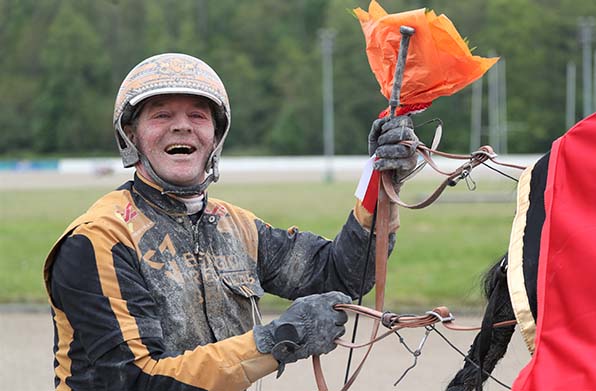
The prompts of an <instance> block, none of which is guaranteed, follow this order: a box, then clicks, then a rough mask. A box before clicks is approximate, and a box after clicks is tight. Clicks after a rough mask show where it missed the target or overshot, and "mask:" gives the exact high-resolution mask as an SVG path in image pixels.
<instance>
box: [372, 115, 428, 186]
mask: <svg viewBox="0 0 596 391" xmlns="http://www.w3.org/2000/svg"><path fill="white" fill-rule="evenodd" d="M404 140H410V141H413V144H412V146H408V145H403V144H399V142H400V141H404ZM417 144H418V137H417V136H416V134H415V133H414V123H413V122H412V119H411V118H410V117H409V116H407V115H401V116H398V117H394V118H392V119H390V118H389V117H388V116H387V117H384V118H381V119H378V120H376V121H374V122H373V124H372V128H371V130H370V133H369V135H368V153H369V155H370V156H372V155H373V154H376V156H377V158H378V160H376V161H375V169H376V170H379V171H386V170H394V171H395V175H394V177H393V179H394V182H395V183H396V184H397V183H399V182H400V181H401V179H403V178H404V177H405V176H406V175H408V174H409V173H410V172H411V171H412V170H413V169H414V168H416V163H417V160H418V159H417V154H416V146H417Z"/></svg>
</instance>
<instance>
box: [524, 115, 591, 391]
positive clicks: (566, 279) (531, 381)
mask: <svg viewBox="0 0 596 391" xmlns="http://www.w3.org/2000/svg"><path fill="white" fill-rule="evenodd" d="M544 198H545V200H544V202H545V211H546V219H545V221H544V227H543V229H542V238H541V242H540V261H539V266H538V322H537V325H536V350H535V352H534V355H533V357H532V360H531V361H530V363H529V364H528V365H527V366H526V367H525V368H524V369H523V370H522V371H521V372H520V374H519V376H518V377H517V379H516V380H515V383H514V384H513V390H515V391H522V390H523V391H536V390H539V391H542V390H574V391H575V390H596V361H595V360H596V324H595V323H594V321H595V320H596V114H593V115H591V116H589V117H588V118H586V119H584V120H583V121H581V122H579V123H578V124H577V125H575V126H574V127H573V128H571V129H570V130H569V131H568V132H567V133H566V134H565V135H563V136H562V137H561V138H559V139H557V140H556V141H555V142H554V143H553V147H552V150H551V157H550V162H549V166H548V179H547V183H546V191H545V193H544Z"/></svg>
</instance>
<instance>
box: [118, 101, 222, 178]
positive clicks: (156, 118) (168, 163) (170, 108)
mask: <svg viewBox="0 0 596 391" xmlns="http://www.w3.org/2000/svg"><path fill="white" fill-rule="evenodd" d="M127 128H128V129H127V133H129V137H130V138H131V140H132V141H133V143H135V145H136V146H137V148H138V149H139V150H140V152H141V153H142V154H144V155H145V156H146V157H147V159H148V160H149V162H150V163H151V166H152V167H153V169H154V170H155V172H156V173H157V175H159V176H160V177H161V178H162V179H163V180H165V181H166V182H169V183H171V184H174V185H178V186H190V185H198V184H200V183H201V182H202V181H203V179H204V176H205V165H206V163H207V159H208V158H209V155H210V154H211V152H212V151H213V149H214V147H215V136H214V134H215V123H214V120H213V116H212V113H211V109H210V107H209V104H208V101H207V99H205V98H202V97H199V96H193V95H162V96H157V97H154V98H149V100H148V101H147V102H146V103H145V104H144V106H143V108H142V110H141V113H140V114H139V117H138V119H137V121H136V123H135V125H134V126H132V127H127ZM137 169H138V170H139V171H140V173H141V174H142V175H143V176H144V177H146V178H149V176H148V173H147V172H146V171H145V168H144V167H143V165H142V164H137Z"/></svg>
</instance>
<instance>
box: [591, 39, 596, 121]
mask: <svg viewBox="0 0 596 391" xmlns="http://www.w3.org/2000/svg"><path fill="white" fill-rule="evenodd" d="M592 58H593V60H594V75H593V77H592V83H593V86H592V92H593V93H594V99H593V100H592V111H596V50H594V57H592Z"/></svg>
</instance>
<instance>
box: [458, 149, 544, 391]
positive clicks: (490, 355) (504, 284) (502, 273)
mask: <svg viewBox="0 0 596 391" xmlns="http://www.w3.org/2000/svg"><path fill="white" fill-rule="evenodd" d="M549 157H550V153H549V154H546V155H544V156H543V157H542V158H541V159H540V160H539V161H538V162H537V163H536V164H535V165H534V167H533V168H532V169H528V170H527V171H526V172H525V173H524V174H522V177H521V178H520V183H519V187H518V210H517V213H516V217H515V221H514V227H513V230H512V240H511V242H510V247H509V251H508V252H507V253H506V254H505V255H504V256H503V257H502V258H500V259H499V261H498V262H497V263H496V264H495V265H494V266H493V267H492V268H491V269H490V270H489V271H488V272H487V273H486V275H485V278H484V294H485V296H486V298H487V300H488V305H487V308H486V312H485V314H484V319H483V321H482V326H483V329H482V330H481V331H480V332H479V333H478V335H476V338H475V339H474V342H473V344H472V346H471V347H470V350H469V351H468V354H467V356H466V361H465V364H464V367H463V368H462V369H461V370H459V372H458V373H457V374H456V375H455V377H454V378H453V379H452V380H451V382H450V383H449V385H448V386H447V390H448V391H470V390H480V389H481V388H482V383H483V382H484V381H485V380H486V379H487V378H488V374H490V373H491V372H492V371H493V369H494V368H495V366H496V364H497V362H498V361H499V360H500V359H501V358H502V357H503V356H504V355H505V353H506V351H507V345H508V344H509V342H510V341H511V337H512V335H513V332H514V330H515V327H514V326H507V327H499V328H493V327H492V325H493V324H494V323H497V322H501V321H507V320H512V319H515V318H516V316H515V313H516V312H515V311H514V307H515V303H512V300H511V295H510V293H511V292H510V290H509V287H511V286H514V287H515V289H516V290H518V291H520V292H521V293H523V294H524V296H525V297H526V298H527V301H526V305H529V311H527V317H528V319H527V321H528V324H527V325H524V327H526V328H531V327H532V326H533V325H532V323H533V324H534V325H535V319H537V316H538V314H537V301H536V291H537V289H536V281H537V273H538V257H539V251H540V235H541V231H542V226H543V224H544V219H545V210H544V190H545V187H546V179H547V170H548V162H549ZM520 198H521V199H525V200H529V204H528V203H526V207H524V208H520ZM516 235H517V236H518V237H517V238H516V237H515V236H516ZM514 264H515V265H517V266H518V268H517V269H516V270H518V272H519V273H523V279H522V280H520V281H521V284H517V285H516V284H515V283H514V282H515V281H508V276H509V279H512V274H511V271H510V270H508V269H509V268H511V267H514ZM519 265H521V266H519ZM516 283H517V282H516ZM530 313H531V317H532V318H533V319H532V318H530ZM518 320H519V319H518ZM520 326H522V324H520ZM522 332H523V329H522ZM524 339H525V340H526V343H527V344H528V346H529V347H530V346H531V345H532V344H533V340H530V341H529V339H528V338H527V337H526V336H524ZM530 339H531V338H530Z"/></svg>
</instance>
